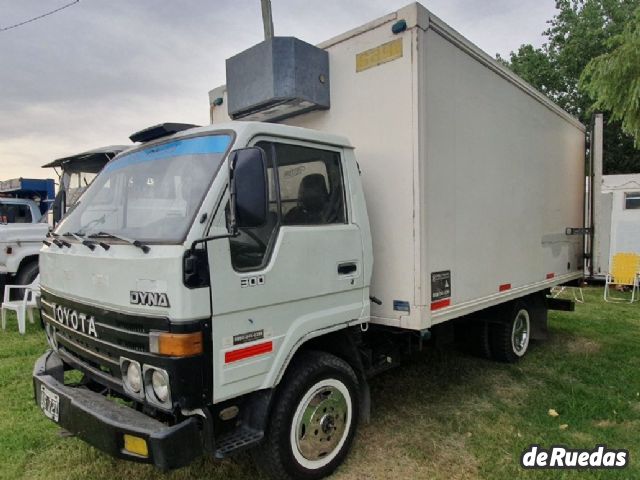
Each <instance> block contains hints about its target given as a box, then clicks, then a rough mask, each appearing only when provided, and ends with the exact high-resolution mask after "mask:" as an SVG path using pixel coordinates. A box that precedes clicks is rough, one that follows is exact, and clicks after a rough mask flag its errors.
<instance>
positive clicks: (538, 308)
mask: <svg viewBox="0 0 640 480" xmlns="http://www.w3.org/2000/svg"><path fill="white" fill-rule="evenodd" d="M527 304H528V306H529V308H530V310H529V314H530V316H531V338H532V339H533V340H546V339H547V338H549V315H548V314H549V309H548V307H547V298H546V295H545V294H544V293H538V294H535V295H531V296H529V297H528V298H527Z"/></svg>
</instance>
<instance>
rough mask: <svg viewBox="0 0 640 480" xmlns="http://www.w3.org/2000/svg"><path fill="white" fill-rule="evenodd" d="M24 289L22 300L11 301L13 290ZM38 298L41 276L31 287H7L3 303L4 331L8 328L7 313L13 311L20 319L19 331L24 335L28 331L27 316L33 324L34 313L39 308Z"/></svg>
mask: <svg viewBox="0 0 640 480" xmlns="http://www.w3.org/2000/svg"><path fill="white" fill-rule="evenodd" d="M17 289H24V295H23V298H22V299H21V300H11V290H17ZM38 297H40V275H38V276H37V277H36V279H35V280H34V281H33V283H32V284H31V285H5V287H4V300H3V302H2V330H4V329H5V328H6V326H7V311H8V310H13V311H14V312H16V315H17V317H18V331H19V332H20V334H21V335H24V334H25V332H26V329H27V326H26V318H25V317H26V316H27V315H28V316H29V321H30V322H31V323H33V311H34V310H37V308H38Z"/></svg>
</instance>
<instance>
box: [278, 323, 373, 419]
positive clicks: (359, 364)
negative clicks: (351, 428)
mask: <svg viewBox="0 0 640 480" xmlns="http://www.w3.org/2000/svg"><path fill="white" fill-rule="evenodd" d="M361 343H362V335H361V330H360V326H355V327H345V328H342V329H340V330H334V331H332V332H328V333H325V334H320V335H315V336H310V337H307V338H306V339H304V338H303V339H301V341H300V342H298V344H297V345H296V347H295V348H294V349H293V350H292V352H291V354H290V355H289V357H288V359H287V361H286V362H285V364H284V365H283V366H282V368H281V369H280V372H279V373H278V377H277V379H276V382H275V384H274V387H273V388H274V390H275V389H277V388H278V385H279V384H280V382H281V381H282V378H283V377H284V375H285V373H286V372H287V370H288V369H289V368H290V367H291V365H293V364H294V362H296V360H297V359H298V358H300V356H301V354H303V353H304V352H308V351H318V352H325V353H329V354H331V355H334V356H336V357H338V358H340V359H341V360H344V361H345V362H347V363H348V364H349V366H350V367H351V368H353V371H354V372H355V374H356V377H357V378H358V385H359V386H360V418H361V420H363V421H365V422H369V419H370V416H371V394H370V390H369V383H368V382H367V376H366V373H365V367H364V363H363V360H362V355H361V353H360V350H359V348H358V347H359V345H361Z"/></svg>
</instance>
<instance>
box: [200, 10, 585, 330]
mask: <svg viewBox="0 0 640 480" xmlns="http://www.w3.org/2000/svg"><path fill="white" fill-rule="evenodd" d="M402 21H404V22H405V23H406V28H404V25H403V23H402ZM398 30H400V31H399V32H398ZM394 31H396V32H398V33H394ZM319 46H320V47H321V48H324V49H326V50H327V51H328V52H329V63H330V75H331V108H330V109H329V110H326V111H316V112H311V113H306V114H303V115H300V116H297V117H293V118H290V119H288V120H286V121H284V123H287V124H290V125H296V126H301V127H308V128H312V129H317V130H322V131H326V132H330V133H336V134H340V135H345V136H347V137H348V138H349V139H350V140H351V142H352V144H353V145H354V146H355V148H356V156H357V159H358V162H359V164H360V168H361V170H362V181H363V185H364V191H365V196H366V200H367V208H368V213H369V217H370V221H371V231H372V237H373V250H374V273H373V280H372V285H371V295H373V296H375V297H377V298H378V299H380V300H381V301H382V305H380V306H378V305H376V304H372V305H371V312H372V321H374V322H376V323H382V324H387V325H393V326H398V327H403V328H410V329H425V328H429V327H430V326H432V325H433V324H436V323H439V322H442V321H445V320H449V319H452V318H455V317H459V316H462V315H465V314H468V313H471V312H474V311H477V310H480V309H482V308H486V307H489V306H491V305H494V304H497V303H501V302H504V301H506V300H508V299H511V298H516V297H520V296H524V295H527V294H529V293H533V292H535V291H539V290H543V289H545V288H549V287H552V286H554V285H557V284H560V283H563V282H567V281H570V280H573V279H577V278H580V277H581V276H582V272H583V237H582V236H571V235H567V234H566V233H565V232H566V229H567V228H570V227H582V226H583V223H584V221H583V217H584V197H585V192H584V190H585V175H584V172H585V128H584V127H583V125H582V124H580V123H579V121H578V120H576V119H575V118H573V117H572V116H570V115H569V114H568V113H566V112H564V111H563V110H561V109H560V108H559V107H557V106H556V105H555V104H553V103H552V102H551V101H549V100H548V99H547V98H546V97H544V96H543V95H542V94H540V93H539V92H537V91H536V90H535V89H533V88H532V87H530V86H529V85H528V84H526V83H525V82H524V81H523V80H521V79H520V78H519V77H517V76H515V75H514V74H513V73H511V72H510V71H509V70H508V69H506V68H504V67H503V66H501V65H499V64H498V63H497V62H496V61H495V60H493V59H492V58H491V57H490V56H489V55H487V54H485V53H484V52H482V51H481V50H480V49H479V48H477V47H476V46H475V45H473V44H472V43H470V42H469V41H468V40H466V39H465V38H463V37H462V36H461V35H459V34H458V33H456V32H455V31H454V30H453V29H451V28H450V27H449V26H447V25H446V24H445V23H443V22H442V21H441V20H439V19H438V18H437V17H435V16H433V15H432V14H431V13H430V12H428V11H427V10H426V9H425V8H424V7H422V6H421V5H419V4H412V5H409V6H408V7H405V8H403V9H401V10H399V11H397V12H395V13H392V14H390V15H387V16H385V17H382V18H380V19H378V20H375V21H373V22H371V23H369V24H367V25H364V26H363V27H361V28H357V29H355V30H352V31H350V32H347V33H345V34H343V35H340V36H339V37H336V38H333V39H331V40H329V41H327V42H324V43H323V44H321V45H319ZM210 98H211V100H212V102H211V105H212V110H211V117H212V118H211V119H212V122H213V123H218V122H221V121H228V116H227V114H226V107H225V103H224V87H220V88H218V89H216V90H213V91H212V92H210ZM218 98H220V99H222V100H223V103H222V105H220V100H216V99H218Z"/></svg>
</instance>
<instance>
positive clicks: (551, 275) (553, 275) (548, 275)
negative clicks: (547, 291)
mask: <svg viewBox="0 0 640 480" xmlns="http://www.w3.org/2000/svg"><path fill="white" fill-rule="evenodd" d="M555 276H556V274H555V273H547V280H551V279H552V278H554V277H555Z"/></svg>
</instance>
